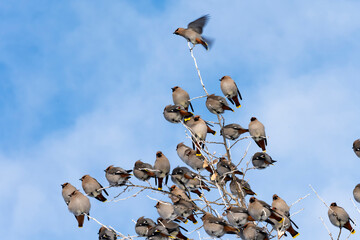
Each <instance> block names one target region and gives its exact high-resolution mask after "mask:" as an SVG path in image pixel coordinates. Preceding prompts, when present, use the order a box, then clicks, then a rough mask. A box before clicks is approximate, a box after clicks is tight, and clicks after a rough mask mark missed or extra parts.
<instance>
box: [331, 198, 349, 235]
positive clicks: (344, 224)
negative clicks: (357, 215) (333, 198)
mask: <svg viewBox="0 0 360 240" xmlns="http://www.w3.org/2000/svg"><path fill="white" fill-rule="evenodd" d="M328 216H329V219H330V222H331V223H332V224H333V225H334V226H336V227H339V228H346V229H347V230H349V231H350V232H351V233H352V234H354V233H355V229H353V228H352V226H351V224H350V221H351V222H352V223H354V221H353V220H352V219H351V218H350V217H349V214H348V213H347V212H346V211H345V209H344V208H342V207H339V206H338V205H337V204H336V202H333V203H331V204H330V208H329V211H328ZM354 224H355V223H354Z"/></svg>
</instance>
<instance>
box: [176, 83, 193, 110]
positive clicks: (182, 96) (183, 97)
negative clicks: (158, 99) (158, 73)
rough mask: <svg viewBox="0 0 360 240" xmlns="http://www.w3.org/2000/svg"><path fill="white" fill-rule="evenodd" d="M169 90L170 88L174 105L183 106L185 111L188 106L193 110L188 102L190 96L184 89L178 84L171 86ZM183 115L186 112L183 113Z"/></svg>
mask: <svg viewBox="0 0 360 240" xmlns="http://www.w3.org/2000/svg"><path fill="white" fill-rule="evenodd" d="M171 90H172V98H173V101H174V104H175V105H179V106H182V107H183V108H185V110H186V111H188V109H189V106H190V107H191V111H194V109H193V106H192V104H191V102H190V96H189V94H188V93H187V92H186V91H185V90H184V89H182V88H181V87H179V86H175V87H173V88H171ZM184 115H186V114H185V113H184Z"/></svg>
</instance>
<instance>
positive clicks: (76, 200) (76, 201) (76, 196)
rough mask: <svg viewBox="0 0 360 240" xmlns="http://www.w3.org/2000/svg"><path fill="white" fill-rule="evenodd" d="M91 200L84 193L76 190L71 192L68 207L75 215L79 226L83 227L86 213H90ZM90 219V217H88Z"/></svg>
mask: <svg viewBox="0 0 360 240" xmlns="http://www.w3.org/2000/svg"><path fill="white" fill-rule="evenodd" d="M90 208H91V204H90V200H89V198H88V197H86V196H85V195H84V194H82V193H81V192H79V191H78V190H75V191H74V192H73V193H71V194H70V202H69V205H68V209H69V211H70V212H72V213H73V214H74V215H75V218H76V220H77V221H78V226H79V228H81V227H83V224H84V218H85V215H84V214H87V215H90ZM88 219H89V217H88Z"/></svg>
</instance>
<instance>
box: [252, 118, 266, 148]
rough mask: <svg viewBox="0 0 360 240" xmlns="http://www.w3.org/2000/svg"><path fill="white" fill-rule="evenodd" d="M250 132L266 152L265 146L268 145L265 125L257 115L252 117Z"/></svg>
mask: <svg viewBox="0 0 360 240" xmlns="http://www.w3.org/2000/svg"><path fill="white" fill-rule="evenodd" d="M249 133H250V136H251V137H252V138H253V139H254V141H255V142H256V144H257V145H258V146H259V147H260V148H261V149H262V150H263V152H266V148H265V146H266V145H267V140H266V134H265V127H264V125H263V124H262V123H261V122H260V121H259V120H257V119H256V118H255V117H252V118H251V121H250V123H249Z"/></svg>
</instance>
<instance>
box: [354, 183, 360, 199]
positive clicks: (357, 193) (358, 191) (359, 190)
mask: <svg viewBox="0 0 360 240" xmlns="http://www.w3.org/2000/svg"><path fill="white" fill-rule="evenodd" d="M353 194H354V198H355V200H356V201H357V202H358V203H360V184H357V185H356V186H355V188H354V190H353Z"/></svg>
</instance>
